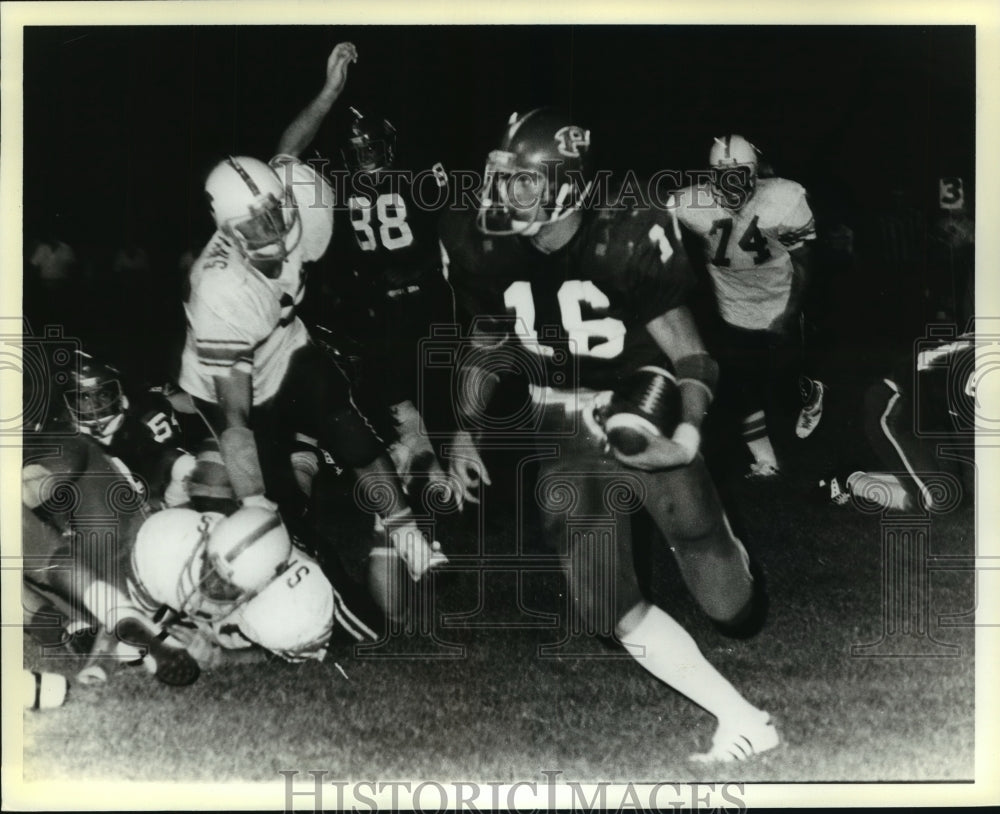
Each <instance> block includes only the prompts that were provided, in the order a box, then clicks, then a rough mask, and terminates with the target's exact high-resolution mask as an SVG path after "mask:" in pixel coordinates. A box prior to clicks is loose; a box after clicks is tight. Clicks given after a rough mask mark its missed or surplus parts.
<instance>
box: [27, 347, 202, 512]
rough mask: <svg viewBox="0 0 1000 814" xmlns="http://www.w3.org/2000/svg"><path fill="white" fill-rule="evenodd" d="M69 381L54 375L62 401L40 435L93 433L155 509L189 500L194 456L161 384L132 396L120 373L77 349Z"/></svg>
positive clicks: (56, 387) (113, 460) (54, 383)
mask: <svg viewBox="0 0 1000 814" xmlns="http://www.w3.org/2000/svg"><path fill="white" fill-rule="evenodd" d="M76 354H77V359H76V364H75V365H72V366H71V367H70V369H69V371H68V374H67V375H68V380H67V381H66V382H65V383H61V381H53V389H54V390H55V391H56V392H59V393H60V394H61V402H60V404H58V405H57V409H56V411H55V412H54V414H53V418H52V419H51V420H50V421H49V422H48V423H47V424H46V425H44V426H41V427H39V428H37V433H38V436H45V435H46V434H50V433H56V434H57V435H60V436H61V435H64V434H65V433H66V431H67V430H69V431H71V432H76V433H80V434H82V435H86V436H89V437H90V438H92V439H94V441H96V442H97V443H98V444H99V445H100V447H101V448H103V450H104V452H105V454H106V455H107V456H108V457H109V458H110V459H111V461H112V462H113V463H114V464H115V465H116V466H118V468H119V469H120V470H121V471H122V472H124V473H127V474H128V476H129V477H131V478H132V479H133V480H134V481H135V484H136V488H137V489H138V490H139V491H140V492H141V493H142V495H143V497H144V498H145V500H146V501H147V503H148V504H149V508H150V509H151V510H154V511H155V510H157V509H161V508H163V507H164V506H177V505H179V504H181V503H183V502H185V501H186V500H187V496H186V493H185V481H186V478H187V476H188V475H189V474H190V472H191V470H192V469H193V468H194V463H195V460H194V457H193V456H192V455H191V454H190V453H188V452H187V451H186V450H185V449H184V448H183V447H182V446H181V429H180V425H179V424H178V422H177V418H176V416H175V413H174V409H173V406H172V405H171V403H170V401H169V399H168V398H167V396H166V393H165V389H164V388H162V387H148V388H141V389H139V390H136V391H134V392H133V394H132V397H131V398H129V396H127V395H126V394H125V392H124V390H123V388H122V383H121V374H120V373H119V371H118V370H117V369H116V368H115V367H113V366H111V365H108V364H104V363H102V362H100V361H98V360H97V359H94V358H93V357H92V356H91V355H90V354H88V353H84V352H83V351H77V352H76Z"/></svg>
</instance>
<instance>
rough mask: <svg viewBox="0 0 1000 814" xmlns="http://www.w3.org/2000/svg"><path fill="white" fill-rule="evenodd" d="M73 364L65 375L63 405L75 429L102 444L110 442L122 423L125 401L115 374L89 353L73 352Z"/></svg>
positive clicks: (114, 369)
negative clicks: (66, 379) (67, 377)
mask: <svg viewBox="0 0 1000 814" xmlns="http://www.w3.org/2000/svg"><path fill="white" fill-rule="evenodd" d="M76 354H77V364H76V365H75V366H74V367H73V369H72V370H71V371H70V372H69V389H67V390H64V391H63V402H64V403H65V404H66V409H67V410H68V411H69V415H70V418H71V419H72V420H73V423H74V424H75V425H76V428H77V429H78V430H79V431H80V432H83V433H86V434H87V435H90V436H92V437H93V438H96V439H97V440H98V441H100V442H101V443H102V444H108V443H110V442H111V439H112V437H114V434H115V433H116V432H118V430H119V429H120V428H121V425H122V424H123V423H124V422H125V411H126V410H127V409H128V399H126V398H125V395H124V393H122V386H121V382H119V380H118V377H119V375H120V374H119V372H118V370H117V369H116V368H113V367H111V366H110V365H104V364H101V363H100V362H98V361H97V360H96V359H94V357H93V356H91V355H90V354H89V353H84V352H83V351H81V350H78V351H77V352H76Z"/></svg>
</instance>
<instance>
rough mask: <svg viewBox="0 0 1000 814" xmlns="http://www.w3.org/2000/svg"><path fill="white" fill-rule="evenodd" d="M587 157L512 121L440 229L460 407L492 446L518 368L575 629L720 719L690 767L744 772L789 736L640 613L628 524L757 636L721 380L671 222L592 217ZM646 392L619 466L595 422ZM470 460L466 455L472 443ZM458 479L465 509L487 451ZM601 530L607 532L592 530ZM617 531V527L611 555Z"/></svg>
mask: <svg viewBox="0 0 1000 814" xmlns="http://www.w3.org/2000/svg"><path fill="white" fill-rule="evenodd" d="M590 151H591V133H590V131H589V130H587V129H586V128H584V127H582V126H579V125H578V124H577V123H576V120H575V119H573V118H570V117H569V116H567V115H565V114H562V113H559V112H556V111H552V110H548V109H540V110H533V111H531V112H530V113H527V114H524V115H516V114H515V115H513V116H512V117H511V119H510V122H509V124H508V127H507V129H506V130H505V132H504V135H503V137H502V139H501V143H500V145H499V148H498V149H496V150H494V151H493V152H491V153H490V155H489V159H488V161H487V165H486V179H485V187H484V189H483V192H482V206H481V208H480V210H479V211H478V212H474V211H473V212H469V211H453V212H449V213H448V215H447V216H446V218H445V219H444V220H443V223H442V231H441V234H442V248H443V251H444V253H445V255H446V258H447V263H446V268H447V270H448V275H449V277H448V279H449V281H450V282H451V284H452V286H453V288H454V291H455V296H456V301H457V303H458V305H459V308H460V310H461V313H462V314H463V315H464V316H465V317H466V319H467V320H468V321H469V324H470V325H471V328H470V331H471V332H472V335H471V337H470V339H469V341H468V343H467V345H466V347H464V348H462V349H460V350H459V353H458V356H459V359H460V360H461V361H460V366H461V367H460V370H459V373H458V375H459V379H458V381H459V383H460V384H459V387H458V398H459V402H460V403H459V405H458V408H459V411H460V412H461V413H462V415H463V417H464V418H463V420H464V421H465V422H466V424H467V426H472V427H475V428H478V429H479V431H480V433H481V435H482V436H483V438H485V439H486V440H489V427H490V424H489V423H488V422H485V421H483V420H482V416H483V409H484V405H485V403H486V402H487V401H488V397H489V394H488V392H484V391H486V390H487V389H488V387H489V385H490V383H495V381H496V378H497V376H496V375H495V374H496V373H497V371H503V370H509V369H511V367H512V366H517V365H518V364H519V363H518V361H517V360H518V358H519V355H520V358H521V360H522V362H521V363H520V369H521V370H522V371H523V372H524V375H525V376H526V377H527V378H528V379H529V383H530V388H531V393H532V397H533V400H534V402H535V405H536V408H537V419H538V420H537V424H536V432H537V434H538V437H539V442H540V444H542V445H543V446H544V447H551V446H552V445H554V444H557V445H558V448H559V452H558V455H557V456H555V457H554V456H553V455H552V453H551V452H550V453H548V455H547V456H546V459H545V460H543V461H542V463H541V471H540V473H539V485H538V488H537V490H536V494H537V495H538V499H539V500H540V504H541V506H540V508H541V513H542V517H543V521H544V526H545V533H546V539H547V544H548V545H549V546H550V547H551V548H552V549H553V550H554V551H556V552H559V553H560V555H561V556H562V557H563V558H564V560H565V564H566V568H567V570H568V574H569V585H570V600H571V603H572V606H573V608H574V610H575V612H576V613H577V614H579V616H580V617H581V618H582V621H583V623H584V625H585V627H587V628H589V629H597V630H600V631H601V632H602V633H603V634H604V635H607V636H609V637H612V638H616V639H617V640H618V641H619V642H620V643H621V644H622V646H623V647H625V649H626V650H627V651H628V652H629V653H630V654H631V655H632V656H633V657H634V658H635V659H636V660H637V661H638V662H639V664H641V665H642V666H643V667H644V668H645V669H647V670H649V671H650V672H651V673H652V674H653V675H655V676H656V677H657V678H659V679H660V680H662V681H664V682H665V683H667V684H668V685H670V686H671V687H673V688H674V689H676V690H677V691H679V692H681V693H683V694H685V695H686V696H687V697H688V698H690V699H691V700H693V701H694V702H695V703H697V704H699V705H700V706H702V707H704V708H705V709H706V710H708V711H709V712H710V713H712V714H713V715H715V716H716V718H717V719H718V729H717V731H716V733H715V736H714V738H713V740H712V745H711V747H710V748H709V750H708V751H707V752H705V753H704V754H700V755H695V756H693V758H694V759H696V760H701V761H714V760H722V761H727V760H742V759H745V758H747V757H750V756H752V755H754V754H757V753H759V752H763V751H765V750H768V749H771V748H774V747H775V746H777V745H778V742H779V736H778V733H777V731H776V729H775V727H774V725H773V723H772V722H771V721H770V718H769V716H768V714H767V713H766V712H764V711H763V710H760V709H758V708H756V707H755V706H754V705H753V704H751V703H750V702H749V701H747V700H746V699H745V698H743V696H742V695H740V693H739V692H738V691H737V690H736V689H735V688H734V687H733V686H732V685H731V684H730V683H729V682H728V681H727V680H726V679H725V678H723V676H722V675H720V674H719V672H718V671H717V670H716V669H715V668H714V667H713V666H712V665H711V664H710V663H709V662H708V661H707V660H706V659H705V658H704V656H703V655H702V654H701V652H700V651H699V649H698V646H697V645H696V644H695V642H694V640H693V639H692V638H691V636H690V635H689V634H688V633H687V632H686V631H685V630H684V629H683V628H682V627H681V626H680V625H679V624H677V622H675V621H674V620H673V619H672V618H671V617H670V616H669V615H667V614H666V613H664V612H663V610H661V609H660V608H658V607H656V606H654V605H652V604H650V603H649V602H648V601H647V600H646V599H645V598H644V597H643V595H642V593H641V591H640V588H639V583H638V579H637V576H636V569H635V565H634V562H633V552H632V530H631V521H630V517H629V513H630V512H632V511H635V510H637V509H638V508H639V506H641V507H642V508H643V509H644V510H645V511H646V512H648V513H649V514H650V515H651V517H652V518H653V520H654V521H655V523H656V525H657V527H658V529H659V530H660V532H661V533H662V534H663V536H664V537H665V539H666V541H667V544H668V545H669V546H670V549H671V551H672V552H673V554H674V556H675V558H676V560H677V563H678V565H679V567H680V571H681V574H682V576H683V578H684V580H685V582H686V584H687V585H688V587H689V588H690V590H691V592H692V594H693V595H694V597H695V599H696V601H697V602H698V604H699V605H700V606H701V608H702V609H703V610H704V611H705V612H706V614H707V615H708V616H709V617H710V618H711V619H712V620H713V621H714V622H715V623H716V624H717V625H718V626H719V627H721V628H722V629H724V630H728V631H730V632H735V631H736V630H741V632H749V630H747V625H748V623H750V622H751V619H755V617H757V616H758V615H759V611H760V605H759V604H758V603H759V601H760V600H761V599H762V595H761V594H760V590H759V589H760V585H759V583H756V582H755V580H754V578H753V576H751V573H750V570H749V567H748V556H747V552H746V551H745V549H744V548H743V546H742V544H741V543H740V541H739V540H738V539H737V538H736V537H735V536H734V535H733V533H732V531H731V529H730V527H729V523H728V521H727V519H726V516H725V514H724V512H723V509H722V506H721V504H720V501H719V497H718V495H717V493H716V491H715V488H714V485H713V483H712V481H711V478H710V477H709V475H708V471H707V469H706V466H705V463H704V461H703V460H702V458H701V457H700V455H699V454H698V448H699V440H700V436H699V426H700V424H701V421H702V418H703V416H704V414H705V412H706V411H707V409H708V406H709V403H710V401H711V398H712V392H713V390H714V387H715V382H716V365H715V363H714V362H713V361H712V359H711V358H710V357H709V356H708V355H707V354H706V353H705V350H704V347H703V346H702V343H701V339H700V337H699V334H698V331H697V329H696V328H695V325H694V322H693V320H692V318H691V315H690V313H689V311H688V309H687V308H686V307H685V297H686V294H687V279H688V278H687V274H688V268H687V266H686V262H685V261H686V259H685V258H684V257H683V254H682V249H681V248H680V245H679V242H678V240H677V238H678V232H677V227H676V225H675V223H674V221H673V218H672V216H671V214H670V212H669V211H666V210H663V209H654V208H647V209H640V208H637V207H631V206H618V207H616V206H611V205H607V206H602V207H594V208H590V207H587V206H585V203H586V196H587V193H588V189H589V184H590V182H591V181H592V179H593V178H594V170H595V168H594V166H593V162H592V158H591V154H590ZM585 316H586V317H587V318H585ZM671 370H672V371H673V372H674V373H675V374H676V377H677V379H678V381H679V390H680V394H679V398H680V399H681V400H682V407H683V409H682V414H681V419H682V420H681V422H680V423H679V424H678V425H677V426H676V428H673V427H664V428H663V433H662V434H654V433H650V432H648V431H643V430H639V429H637V427H638V426H640V425H641V424H643V423H646V424H647V425H649V424H650V423H651V422H650V420H649V419H650V417H651V418H653V419H655V418H656V417H657V414H658V413H659V410H658V408H657V407H656V405H657V403H658V402H660V401H662V399H663V398H664V392H665V389H664V382H665V381H666V380H667V376H669V372H670V371H671ZM656 371H662V373H661V372H656ZM650 374H652V375H650ZM636 376H642V377H645V385H644V386H645V387H647V388H648V389H647V391H646V392H645V393H643V394H639V396H638V399H637V401H636V402H635V407H634V409H633V412H634V413H635V415H634V416H633V418H635V419H637V420H636V421H634V422H633V423H632V425H631V427H630V426H629V424H628V422H627V421H626V422H625V425H624V427H621V426H620V427H619V429H625V430H628V429H631V430H632V432H625V436H626V437H627V438H630V439H631V440H632V441H633V442H639V443H637V444H636V447H641V446H642V445H643V444H644V445H645V449H644V450H643V451H640V452H638V454H635V455H626V454H624V453H623V452H622V451H621V450H618V449H615V450H612V451H611V452H609V451H607V437H606V435H605V432H604V430H603V429H602V428H601V427H600V425H599V424H598V415H597V413H598V411H599V410H600V408H602V407H606V406H608V405H609V403H610V401H611V398H612V391H614V390H616V389H620V388H622V386H623V385H626V384H627V383H630V382H632V381H634V379H635V377H636ZM464 383H471V384H470V385H469V386H466V385H465V384H464ZM643 413H646V414H647V415H646V416H643V415H642V414H643ZM620 421H621V419H619V422H620ZM477 422H478V423H477ZM619 422H616V423H619ZM458 443H462V444H464V445H466V446H467V447H469V437H468V435H466V436H464V437H462V438H457V439H456V444H458ZM453 469H454V471H453V476H454V477H455V478H456V479H457V481H458V482H460V483H461V484H462V486H463V489H462V493H461V496H462V497H464V498H466V499H468V498H470V497H474V496H475V492H476V489H477V487H478V485H479V483H480V480H479V479H480V478H481V477H484V476H483V473H484V471H485V469H484V467H483V466H482V461H481V460H479V458H478V455H477V454H476V453H475V451H474V450H473V449H472V448H468V451H467V453H466V457H465V459H464V460H461V461H457V460H456V462H455V464H454V467H453ZM623 485H624V486H625V487H626V489H625V494H627V495H628V497H623V491H622V486H623ZM626 504H628V505H626ZM595 517H598V518H600V521H598V522H596V524H595V523H594V522H590V523H588V522H587V521H586V518H595ZM605 518H611V519H613V524H614V529H613V536H611V537H610V539H609V535H608V530H607V520H606V519H605ZM602 521H603V522H602ZM602 541H603V542H602ZM609 613H613V621H612V620H611V619H609V618H608V614H609Z"/></svg>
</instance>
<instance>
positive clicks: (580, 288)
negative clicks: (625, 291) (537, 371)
mask: <svg viewBox="0 0 1000 814" xmlns="http://www.w3.org/2000/svg"><path fill="white" fill-rule="evenodd" d="M556 298H557V300H558V301H559V314H560V317H561V318H562V326H563V328H564V329H565V331H566V333H567V334H568V335H569V339H570V343H571V347H572V349H573V351H574V352H575V353H576V355H577V356H593V357H594V358H597V359H613V358H614V357H616V356H617V355H618V354H619V353H621V352H622V349H623V348H624V347H625V323H624V322H622V321H621V320H620V319H614V318H613V317H603V318H601V319H584V318H583V311H582V309H581V307H580V306H581V305H583V304H586V305H588V306H589V307H590V308H593V309H594V310H598V311H599V310H603V309H605V308H608V307H609V306H610V305H611V301H610V300H609V299H608V296H607V294H605V293H604V292H603V291H601V289H599V288H598V287H597V286H596V285H594V283H592V282H591V281H590V280H567V281H566V282H564V283H563V284H562V285H561V286H560V287H559V291H558V293H557V294H556ZM503 301H504V305H505V306H507V308H508V309H510V310H512V311H513V312H514V315H515V316H516V317H517V326H516V330H517V333H518V335H519V336H521V337H522V339H526V340H529V341H526V342H525V346H526V347H527V348H528V349H529V350H532V351H534V352H535V353H538V354H539V355H543V356H550V355H551V354H552V348H549V347H548V346H546V345H539V344H538V332H537V331H536V330H535V300H534V297H533V296H532V293H531V283H528V282H525V281H519V282H516V283H511V284H510V285H509V286H508V287H507V290H506V291H504V294H503ZM595 340H596V341H595Z"/></svg>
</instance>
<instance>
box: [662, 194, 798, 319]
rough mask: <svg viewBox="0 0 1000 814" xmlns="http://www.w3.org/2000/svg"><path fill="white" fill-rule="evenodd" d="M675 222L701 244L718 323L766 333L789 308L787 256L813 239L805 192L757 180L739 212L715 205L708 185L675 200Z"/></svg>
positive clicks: (789, 265)
mask: <svg viewBox="0 0 1000 814" xmlns="http://www.w3.org/2000/svg"><path fill="white" fill-rule="evenodd" d="M673 205H674V206H676V210H675V211H676V214H677V219H678V221H679V222H680V223H681V225H682V226H683V227H684V228H686V229H688V230H690V231H691V232H693V233H694V234H696V235H697V236H698V237H699V238H700V239H701V242H702V248H703V251H704V254H705V260H706V264H707V266H708V271H709V273H710V274H711V276H712V282H713V284H714V286H715V294H716V299H717V301H718V304H719V312H720V314H721V315H722V318H723V319H724V320H725V321H726V322H727V323H729V324H730V325H736V326H738V327H740V328H749V329H751V330H763V329H766V328H767V327H768V326H769V325H770V324H771V323H772V322H773V321H774V319H775V318H776V317H778V316H780V315H781V314H782V313H783V312H784V310H785V306H786V305H787V304H788V297H789V294H790V293H791V287H792V260H791V257H790V255H789V252H790V251H792V250H794V249H797V248H799V247H800V246H802V245H803V244H804V243H805V241H807V240H813V239H815V237H816V224H815V220H814V218H813V213H812V210H811V209H810V208H809V202H808V201H807V200H806V191H805V189H803V188H802V186H801V185H799V184H797V183H795V182H794V181H788V180H786V179H784V178H760V179H758V181H757V191H756V193H755V194H754V196H753V197H752V198H751V199H750V201H749V202H748V203H747V204H746V206H744V207H743V208H742V209H741V210H739V211H738V212H733V211H731V210H729V209H726V208H725V207H723V206H722V205H721V204H719V203H718V201H717V200H716V199H715V197H714V195H713V194H712V189H711V187H710V186H709V185H708V184H696V185H694V186H690V187H686V188H685V189H682V190H680V191H679V192H677V193H676V194H675V196H674V201H673Z"/></svg>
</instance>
